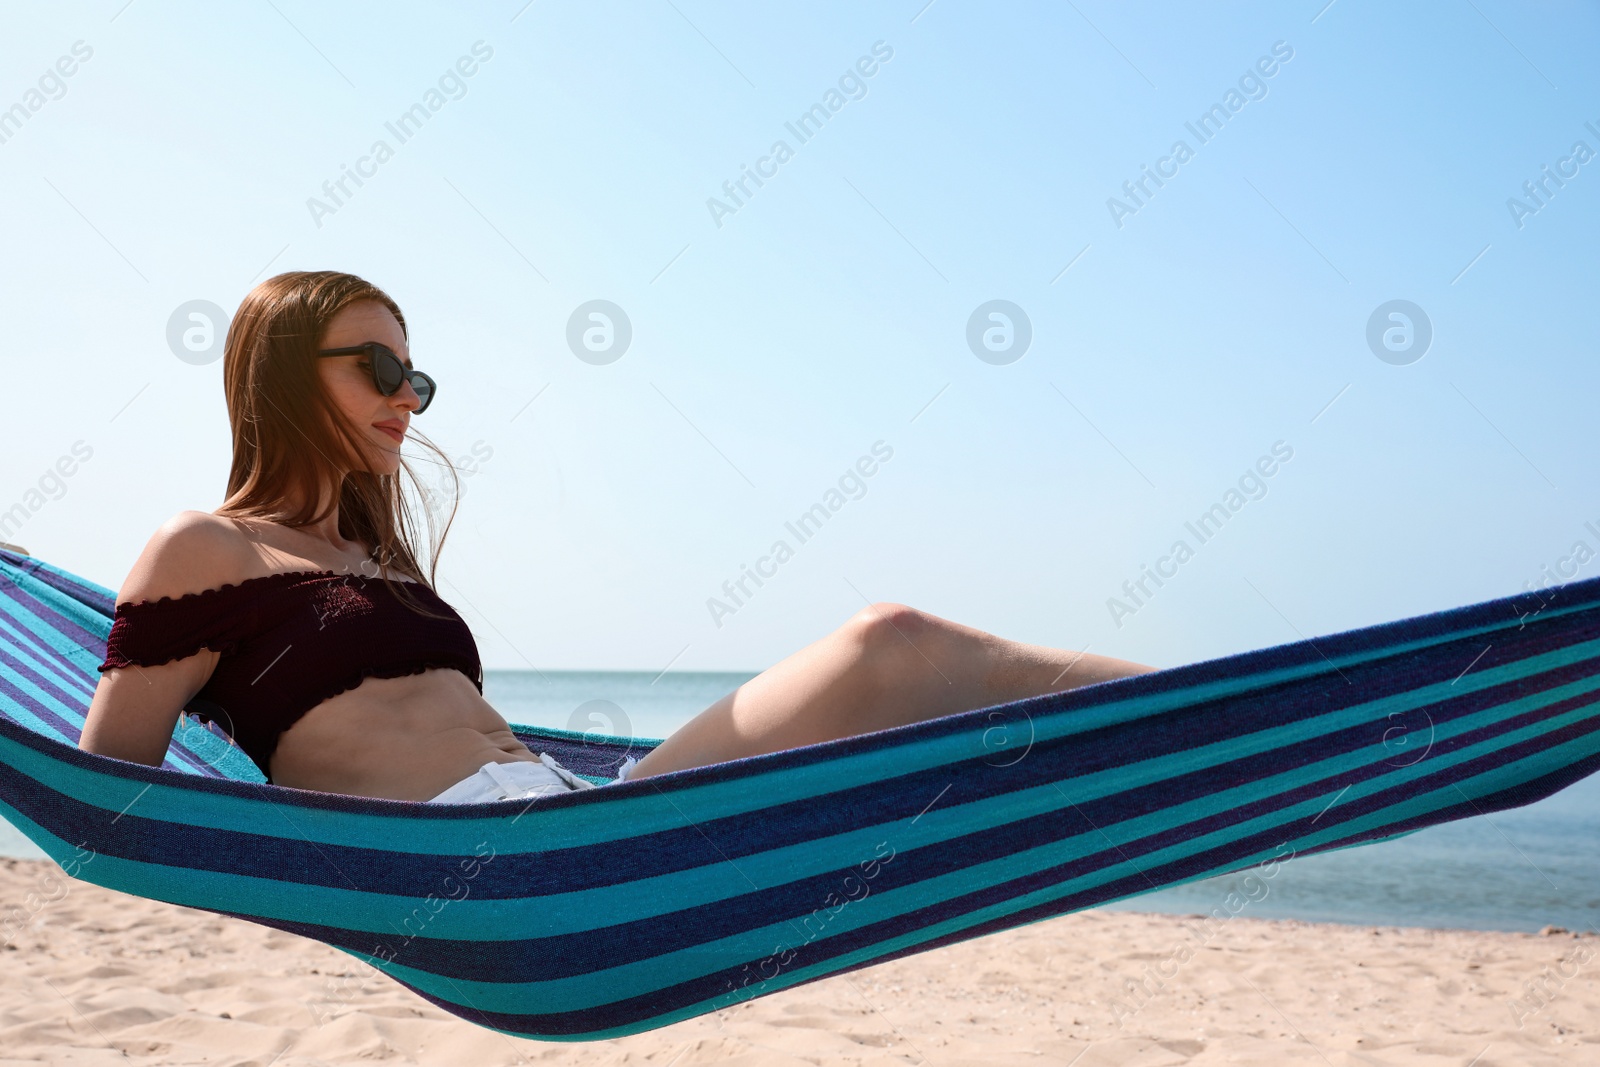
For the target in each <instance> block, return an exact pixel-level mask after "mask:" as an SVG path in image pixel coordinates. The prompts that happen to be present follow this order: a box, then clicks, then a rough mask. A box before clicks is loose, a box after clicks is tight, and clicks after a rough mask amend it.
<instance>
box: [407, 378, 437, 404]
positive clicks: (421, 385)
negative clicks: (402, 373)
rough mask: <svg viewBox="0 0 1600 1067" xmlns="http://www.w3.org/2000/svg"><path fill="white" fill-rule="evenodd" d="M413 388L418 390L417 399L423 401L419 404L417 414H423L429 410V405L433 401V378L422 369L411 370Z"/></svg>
mask: <svg viewBox="0 0 1600 1067" xmlns="http://www.w3.org/2000/svg"><path fill="white" fill-rule="evenodd" d="M411 388H412V389H415V390H416V393H417V399H418V400H420V401H422V403H420V404H418V405H417V414H418V415H421V414H422V413H423V412H424V411H426V410H428V405H429V404H431V403H433V392H434V386H433V379H432V378H430V377H428V376H427V375H426V374H423V373H422V372H421V371H412V372H411Z"/></svg>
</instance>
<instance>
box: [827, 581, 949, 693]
mask: <svg viewBox="0 0 1600 1067" xmlns="http://www.w3.org/2000/svg"><path fill="white" fill-rule="evenodd" d="M942 623H943V620H942V619H939V618H938V617H936V616H933V615H929V614H928V613H927V612H925V611H919V610H917V609H916V608H913V607H908V606H907V605H905V604H897V603H893V602H888V601H885V602H880V603H876V604H871V605H868V606H867V607H865V608H862V609H861V610H860V611H858V612H856V613H855V614H854V615H853V616H851V617H850V620H849V621H848V622H847V623H845V625H844V627H843V631H844V633H845V634H846V635H847V639H848V640H849V641H850V642H851V644H852V646H853V647H854V648H855V649H856V650H857V652H858V654H859V656H860V660H861V668H862V670H863V671H865V672H867V673H869V674H870V675H871V676H873V677H876V678H877V679H879V680H880V681H882V682H885V683H898V682H901V681H902V680H903V679H904V676H905V674H906V672H907V671H909V670H916V669H917V664H920V665H921V669H922V670H930V668H929V666H928V664H929V662H930V657H932V658H933V659H934V660H936V659H937V653H938V649H939V647H940V645H941V643H942V642H941V634H942V631H943V629H944V627H943V625H942Z"/></svg>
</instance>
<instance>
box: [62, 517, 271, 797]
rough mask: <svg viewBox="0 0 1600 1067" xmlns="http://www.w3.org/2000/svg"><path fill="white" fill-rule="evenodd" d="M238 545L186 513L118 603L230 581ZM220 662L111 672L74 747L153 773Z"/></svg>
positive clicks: (229, 533)
mask: <svg viewBox="0 0 1600 1067" xmlns="http://www.w3.org/2000/svg"><path fill="white" fill-rule="evenodd" d="M242 552H243V548H242V539H241V538H240V536H239V534H238V531H237V528H236V527H234V526H233V524H231V523H229V522H228V521H227V520H226V519H221V518H218V517H217V516H215V515H209V514H206V513H204V512H198V511H186V512H182V513H180V514H179V515H177V516H175V517H173V518H172V519H170V520H169V521H168V522H167V523H166V524H164V525H163V526H162V527H161V529H159V530H157V531H156V533H155V536H153V537H151V539H150V541H149V543H148V544H146V545H145V548H144V552H143V553H141V554H140V556H139V559H138V561H137V562H135V563H134V565H133V569H132V570H131V571H129V572H128V578H127V580H126V581H125V582H123V585H122V589H121V591H120V592H119V593H118V594H117V603H119V604H123V603H128V602H133V603H139V602H142V601H146V600H159V599H160V598H162V597H164V596H168V597H172V598H174V599H176V598H178V597H180V596H182V595H183V594H185V593H198V592H201V591H203V590H206V589H214V588H216V587H217V586H219V585H222V584H224V583H227V582H229V581H235V580H237V575H238V573H239V571H240V569H241V566H242V562H241V560H242V558H248V557H247V556H246V557H242V556H241V553H242ZM219 658H220V657H219V656H218V654H217V653H215V652H213V651H211V650H210V649H201V650H200V651H199V652H197V653H195V654H194V655H191V656H187V657H185V658H183V659H178V660H172V661H171V662H168V663H163V664H161V665H159V666H154V667H135V666H130V667H114V668H112V669H111V670H108V671H106V672H105V673H104V674H102V675H101V676H100V683H99V685H98V686H96V688H95V691H94V699H93V700H92V701H90V703H89V712H88V715H87V717H86V718H85V720H84V725H83V734H82V736H81V737H80V738H79V739H78V747H79V748H80V749H82V750H84V751H85V752H94V753H98V754H99V755H102V756H113V757H115V758H117V759H124V760H131V761H133V762H135V763H144V764H148V765H150V766H152V767H157V766H160V765H161V761H162V760H163V759H165V758H166V754H167V745H168V743H169V742H170V741H171V739H172V731H173V727H174V726H175V725H176V724H177V721H178V716H179V715H180V714H181V713H182V712H183V708H184V705H186V704H188V703H189V701H190V700H191V699H193V697H194V695H195V694H196V693H198V692H199V691H200V690H201V689H203V688H204V687H205V684H206V682H207V680H209V679H210V677H211V672H212V671H213V670H215V669H216V666H217V660H218V659H219Z"/></svg>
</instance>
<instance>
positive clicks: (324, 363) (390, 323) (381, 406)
mask: <svg viewBox="0 0 1600 1067" xmlns="http://www.w3.org/2000/svg"><path fill="white" fill-rule="evenodd" d="M369 341H376V342H377V343H378V344H380V345H385V346H387V347H388V348H389V349H390V350H391V351H392V352H394V354H395V355H397V356H399V357H400V362H402V363H404V364H405V365H406V366H407V367H408V368H409V367H410V366H411V351H410V349H409V348H407V346H406V335H405V331H404V330H402V329H401V328H400V323H399V322H398V321H397V320H396V319H395V317H394V314H393V313H392V312H391V311H390V310H389V309H388V308H387V307H385V306H384V305H383V304H382V303H381V302H379V301H377V300H360V301H357V302H356V303H354V304H348V305H346V306H345V307H344V308H343V309H341V310H340V311H339V313H338V314H336V315H335V316H334V317H333V321H331V322H329V323H328V328H327V330H326V331H325V332H324V333H323V335H322V341H321V343H320V344H319V345H318V346H317V347H318V348H346V347H348V346H350V345H362V344H366V343H367V342H369ZM317 374H318V375H319V376H320V377H321V379H322V388H323V390H324V391H325V392H326V394H327V397H328V399H329V400H330V401H332V402H333V405H334V407H336V408H338V410H339V411H340V413H341V414H343V415H344V417H345V420H346V421H347V422H348V423H349V424H350V426H351V427H352V428H353V429H354V430H355V431H356V432H357V433H358V434H361V435H362V439H363V445H364V446H365V451H366V457H365V462H366V469H367V470H369V471H371V472H372V473H373V474H379V475H382V474H394V473H395V472H396V471H398V470H399V469H400V443H401V441H402V439H403V438H404V437H405V434H406V430H407V428H408V427H409V425H410V422H411V413H412V412H413V411H415V410H416V409H417V408H418V407H420V406H421V404H422V401H421V399H420V398H419V397H418V396H417V391H416V390H415V389H413V388H412V387H411V383H410V382H405V383H404V384H402V385H401V386H400V388H399V389H398V390H396V391H395V394H394V395H393V396H384V395H383V394H382V393H380V392H378V388H377V386H375V385H373V384H372V368H371V367H370V366H368V364H367V357H366V356H365V355H361V354H356V355H350V356H322V357H320V358H318V360H317Z"/></svg>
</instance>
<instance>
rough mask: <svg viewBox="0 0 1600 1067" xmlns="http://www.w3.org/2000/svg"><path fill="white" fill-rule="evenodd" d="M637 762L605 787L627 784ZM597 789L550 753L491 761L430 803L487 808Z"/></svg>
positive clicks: (626, 766)
mask: <svg viewBox="0 0 1600 1067" xmlns="http://www.w3.org/2000/svg"><path fill="white" fill-rule="evenodd" d="M638 762H639V761H638V760H637V759H635V758H634V757H632V756H629V757H628V758H627V759H625V760H623V761H622V766H621V767H619V768H617V776H616V777H615V778H613V779H612V780H611V781H609V782H604V783H602V784H604V785H616V784H617V783H618V782H621V781H624V780H626V779H627V777H628V773H629V772H630V771H632V770H633V766H634V764H636V763H638ZM594 788H596V786H595V784H594V783H593V782H591V781H589V780H588V779H587V778H579V777H578V776H577V775H575V774H573V773H572V772H571V771H569V770H567V769H566V768H565V767H563V766H561V764H559V763H557V762H556V760H555V758H554V757H553V756H551V755H550V754H549V753H548V752H541V753H539V761H538V762H537V763H536V762H534V761H533V760H512V761H510V762H508V763H496V762H494V761H493V760H491V761H489V762H488V763H485V764H484V765H483V766H482V767H479V768H478V769H477V770H475V771H473V772H472V773H471V774H469V775H467V776H466V777H465V778H463V779H461V781H459V782H457V783H456V784H455V785H453V786H451V787H450V788H449V789H446V790H445V791H444V792H443V793H440V794H439V795H438V796H436V797H434V798H433V799H431V800H429V801H427V803H429V804H486V803H488V802H489V801H492V800H526V799H529V798H532V797H542V796H550V795H552V794H555V793H570V792H573V791H574V790H578V789H594Z"/></svg>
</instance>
